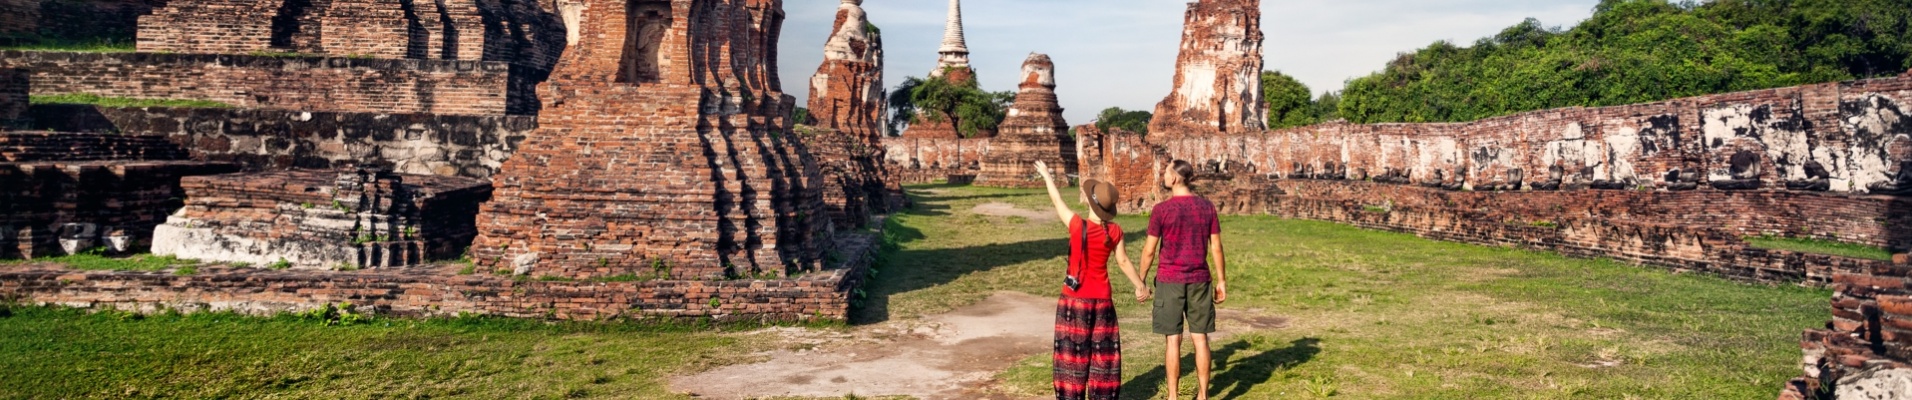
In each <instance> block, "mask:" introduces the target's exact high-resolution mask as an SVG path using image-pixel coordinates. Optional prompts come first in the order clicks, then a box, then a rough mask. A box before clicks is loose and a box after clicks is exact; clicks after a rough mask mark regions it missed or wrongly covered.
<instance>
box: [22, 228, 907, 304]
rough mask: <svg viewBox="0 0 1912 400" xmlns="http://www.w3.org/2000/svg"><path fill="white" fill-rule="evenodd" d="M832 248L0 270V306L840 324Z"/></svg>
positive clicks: (852, 278) (850, 267)
mask: <svg viewBox="0 0 1912 400" xmlns="http://www.w3.org/2000/svg"><path fill="white" fill-rule="evenodd" d="M835 248H837V249H839V250H840V251H842V255H843V257H844V258H843V262H842V264H840V265H837V266H834V267H832V268H829V269H826V270H824V271H822V272H818V273H813V274H806V275H804V276H802V277H797V278H791V279H782V280H698V279H689V280H686V279H682V278H677V279H668V278H667V279H648V278H652V277H655V276H656V275H653V274H651V273H649V271H646V273H645V274H644V275H643V276H642V277H640V278H638V279H636V280H634V281H633V280H623V279H619V280H614V281H602V282H599V281H552V280H547V279H515V278H513V277H511V276H508V274H482V273H481V274H471V275H457V273H458V272H457V270H458V269H460V268H464V267H461V266H458V265H451V266H437V267H430V268H424V269H417V268H412V269H371V270H361V271H355V272H334V271H314V270H284V271H271V270H261V269H257V268H222V267H211V266H206V267H200V268H199V270H198V271H197V273H195V274H193V275H185V276H181V275H175V274H173V273H170V272H109V271H75V270H68V269H61V268H52V267H27V268H8V269H6V270H4V271H0V297H6V298H10V299H19V301H23V302H27V303H32V304H47V305H63V306H69V307H81V308H93V307H112V308H114V309H119V310H133V311H143V312H157V311H159V310H161V309H170V310H181V311H186V312H197V311H234V312H239V313H245V314H253V315H272V314H276V313H282V312H294V311H303V310H310V309H314V308H320V307H324V306H325V305H326V304H339V303H345V302H350V303H352V304H354V305H356V306H358V307H361V310H364V311H371V312H375V313H378V314H383V315H395V316H455V315H460V314H476V315H492V316H504V317H515V318H547V319H586V320H591V319H595V320H608V319H620V318H629V319H642V318H667V319H668V318H692V317H709V318H714V319H718V320H724V321H749V320H772V321H814V320H826V321H842V320H845V319H847V318H848V316H849V308H850V300H851V294H852V293H853V292H854V290H855V289H856V287H857V285H858V284H859V283H861V282H862V279H863V277H864V276H865V272H866V271H867V270H868V268H869V264H870V262H871V261H872V260H873V257H872V256H873V255H874V253H873V251H874V249H875V236H874V235H869V234H856V235H847V236H844V237H842V238H841V239H839V242H838V244H837V245H836V246H835ZM666 272H670V271H666ZM634 276H635V275H634ZM267 288H270V290H268V289H267Z"/></svg>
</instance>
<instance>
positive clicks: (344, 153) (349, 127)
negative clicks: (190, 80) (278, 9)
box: [29, 105, 538, 179]
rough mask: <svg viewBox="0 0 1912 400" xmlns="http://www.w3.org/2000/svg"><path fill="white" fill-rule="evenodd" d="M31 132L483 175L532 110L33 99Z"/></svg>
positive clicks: (200, 154) (264, 162)
mask: <svg viewBox="0 0 1912 400" xmlns="http://www.w3.org/2000/svg"><path fill="white" fill-rule="evenodd" d="M29 115H32V116H34V122H35V123H34V125H33V127H34V129H40V130H48V129H51V130H57V131H61V132H112V133H119V134H124V135H134V136H151V137H156V138H163V139H164V140H170V141H171V142H172V143H176V144H177V145H178V147H180V148H182V149H183V150H185V151H187V152H189V154H190V158H191V159H194V160H203V161H222V162H231V163H235V164H238V165H240V166H241V167H243V168H244V169H245V170H247V171H268V170H281V169H289V168H308V169H333V168H345V167H351V166H358V165H382V166H386V167H389V168H391V169H392V170H393V171H394V172H398V173H401V174H415V175H438V176H458V177H466V178H478V179H489V178H491V176H492V175H493V174H496V173H497V172H498V168H500V167H501V166H502V165H503V164H504V162H505V160H506V159H508V158H510V157H511V155H512V153H513V152H515V151H516V150H517V147H518V144H519V143H520V142H522V141H524V138H525V136H526V135H528V134H530V133H531V131H532V130H535V129H537V127H538V124H537V118H536V117H530V116H498V115H485V116H472V115H435V114H373V113H333V112H304V111H285V110H260V109H203V108H167V107H149V108H112V107H98V106H90V105H38V106H33V108H32V111H31V112H30V114H29Z"/></svg>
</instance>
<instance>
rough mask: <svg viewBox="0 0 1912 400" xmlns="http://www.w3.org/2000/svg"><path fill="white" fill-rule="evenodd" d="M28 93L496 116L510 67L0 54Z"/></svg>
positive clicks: (504, 108)
mask: <svg viewBox="0 0 1912 400" xmlns="http://www.w3.org/2000/svg"><path fill="white" fill-rule="evenodd" d="M0 68H18V69H26V70H28V71H31V75H32V85H33V87H32V89H33V94H39V95H50V94H74V93H85V94H94V95H100V96H109V97H131V98H154V99H181V100H210V101H217V102H222V103H226V104H231V105H233V106H237V107H243V108H273V109H292V110H310V111H346V112H372V113H432V114H450V115H501V114H505V113H506V112H507V108H508V107H507V103H508V99H507V97H508V96H507V92H508V91H509V89H510V88H511V87H512V84H511V79H512V76H511V75H512V71H513V68H512V67H511V66H510V65H508V64H504V63H494V62H479V61H444V60H379V59H359V58H319V57H270V56H250V55H204V54H157V53H62V52H39V51H4V52H0Z"/></svg>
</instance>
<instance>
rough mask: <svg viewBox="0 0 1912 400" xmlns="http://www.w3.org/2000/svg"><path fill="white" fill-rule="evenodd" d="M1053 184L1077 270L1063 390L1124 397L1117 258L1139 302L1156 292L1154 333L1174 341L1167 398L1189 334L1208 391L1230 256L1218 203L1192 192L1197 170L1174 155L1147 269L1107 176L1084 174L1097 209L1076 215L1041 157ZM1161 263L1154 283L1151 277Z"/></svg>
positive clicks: (1203, 393)
mask: <svg viewBox="0 0 1912 400" xmlns="http://www.w3.org/2000/svg"><path fill="white" fill-rule="evenodd" d="M1036 171H1037V173H1038V174H1041V175H1042V180H1043V182H1044V183H1046V184H1047V185H1048V188H1049V200H1050V201H1051V202H1052V203H1054V205H1055V209H1056V216H1057V217H1058V218H1060V219H1061V221H1062V222H1063V224H1065V225H1067V226H1068V229H1069V241H1068V243H1069V267H1068V268H1069V269H1068V274H1067V275H1066V276H1065V277H1064V279H1063V288H1062V297H1061V298H1060V299H1059V300H1057V302H1056V327H1055V332H1056V342H1055V370H1054V372H1055V389H1056V398H1057V399H1083V398H1085V397H1086V398H1088V399H1115V398H1117V395H1118V394H1119V393H1120V392H1121V389H1122V338H1121V328H1120V327H1119V326H1117V324H1116V317H1115V302H1114V301H1113V299H1112V298H1111V289H1110V285H1109V259H1110V257H1111V256H1113V257H1114V258H1115V260H1116V261H1117V262H1118V263H1119V266H1120V268H1121V271H1122V274H1123V275H1125V276H1127V277H1128V279H1129V283H1130V284H1131V285H1132V286H1133V287H1134V288H1135V300H1136V301H1149V300H1151V299H1153V300H1154V312H1153V313H1152V314H1153V317H1154V323H1153V324H1152V325H1153V328H1154V329H1153V330H1154V332H1155V333H1157V334H1160V335H1163V337H1164V339H1165V340H1166V341H1167V344H1168V349H1167V351H1166V354H1165V356H1166V361H1165V362H1164V365H1165V366H1166V368H1167V370H1168V387H1169V389H1168V390H1167V392H1168V398H1169V399H1171V400H1172V399H1175V398H1176V397H1177V395H1178V393H1176V389H1175V388H1176V387H1177V386H1176V385H1177V384H1178V383H1179V381H1180V380H1181V369H1182V365H1181V362H1179V360H1178V358H1179V356H1180V355H1181V352H1182V351H1181V347H1182V338H1183V337H1184V336H1187V337H1188V338H1190V339H1191V341H1192V342H1194V344H1195V372H1196V380H1197V382H1198V383H1200V385H1199V386H1198V390H1197V391H1196V396H1195V397H1196V399H1200V400H1206V399H1207V398H1208V379H1209V357H1210V353H1209V348H1208V334H1210V333H1214V332H1215V305H1217V304H1221V303H1222V302H1223V301H1226V300H1227V299H1228V275H1227V273H1226V271H1227V261H1226V257H1224V256H1223V254H1222V244H1221V222H1220V221H1219V220H1218V219H1217V216H1216V212H1215V205H1214V204H1213V203H1210V202H1209V201H1208V200H1207V199H1203V198H1201V197H1200V196H1196V195H1195V194H1194V193H1192V192H1190V191H1189V188H1188V182H1189V180H1190V179H1191V178H1194V175H1195V169H1194V167H1193V166H1192V165H1190V164H1189V163H1188V162H1186V161H1180V160H1177V161H1175V162H1173V163H1172V164H1171V165H1170V166H1169V168H1168V169H1167V170H1166V171H1163V172H1162V176H1161V182H1162V184H1163V185H1164V186H1167V187H1168V188H1169V190H1171V191H1173V192H1174V196H1173V197H1170V198H1169V199H1168V200H1166V201H1163V202H1161V203H1160V204H1156V205H1155V208H1154V211H1153V212H1151V213H1150V214H1149V225H1148V240H1147V241H1146V242H1144V243H1143V245H1142V268H1141V269H1140V270H1139V272H1138V270H1137V269H1136V268H1135V265H1134V264H1133V263H1131V262H1130V260H1129V255H1128V247H1127V243H1126V241H1125V240H1124V239H1123V235H1122V226H1121V225H1117V224H1116V223H1115V215H1116V213H1115V206H1116V203H1117V201H1118V199H1119V196H1120V194H1119V193H1117V192H1116V189H1115V187H1114V186H1112V185H1110V184H1109V183H1108V182H1102V181H1098V180H1094V179H1085V180H1083V181H1082V195H1081V196H1080V197H1079V199H1078V200H1079V201H1081V202H1082V203H1084V204H1086V205H1087V206H1088V208H1089V211H1090V212H1089V214H1087V215H1076V214H1075V212H1074V211H1072V210H1070V208H1069V205H1068V204H1067V203H1065V202H1063V200H1062V193H1061V192H1060V191H1058V190H1057V189H1056V183H1055V177H1054V176H1052V175H1051V172H1050V171H1049V168H1048V165H1045V164H1044V163H1042V162H1037V163H1036ZM1157 265H1159V266H1160V268H1159V269H1157V271H1156V274H1155V283H1154V285H1152V286H1151V285H1148V284H1146V283H1144V282H1143V280H1142V278H1141V277H1142V276H1145V275H1147V274H1148V272H1149V271H1150V269H1151V268H1153V267H1155V266H1157Z"/></svg>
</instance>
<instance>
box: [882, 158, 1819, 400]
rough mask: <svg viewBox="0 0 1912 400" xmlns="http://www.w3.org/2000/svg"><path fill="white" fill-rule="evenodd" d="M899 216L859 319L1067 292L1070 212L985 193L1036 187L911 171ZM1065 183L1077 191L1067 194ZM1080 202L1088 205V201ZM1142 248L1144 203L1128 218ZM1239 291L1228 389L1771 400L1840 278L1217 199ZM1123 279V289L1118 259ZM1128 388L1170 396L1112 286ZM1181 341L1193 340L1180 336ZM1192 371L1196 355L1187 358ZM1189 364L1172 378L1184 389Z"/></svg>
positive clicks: (1045, 371) (1021, 379)
mask: <svg viewBox="0 0 1912 400" xmlns="http://www.w3.org/2000/svg"><path fill="white" fill-rule="evenodd" d="M911 190H912V193H914V194H915V196H914V197H915V200H916V201H917V206H916V207H915V208H913V209H911V210H908V211H906V212H904V213H902V214H901V215H898V216H897V217H895V218H893V219H892V220H891V224H892V225H891V226H890V227H889V228H890V231H889V234H890V235H891V236H892V240H896V241H898V242H899V244H898V246H897V249H895V250H894V251H890V252H887V253H886V254H884V255H883V259H884V262H885V264H886V265H889V266H888V267H885V268H884V269H883V270H882V273H881V274H879V275H878V276H877V277H876V278H875V279H873V283H872V284H871V285H870V287H868V288H867V291H868V292H869V293H870V297H869V298H868V299H865V301H864V303H865V307H864V308H863V309H862V310H860V311H859V313H858V314H857V318H858V320H859V321H862V322H871V321H879V320H888V319H914V318H920V317H922V316H925V315H930V314H935V313H940V312H944V311H948V310H951V309H954V308H956V307H960V306H962V305H967V304H971V303H974V302H976V301H978V300H981V299H982V298H984V297H987V296H989V295H990V294H991V293H994V292H995V291H999V290H1012V291H1020V292H1025V293H1031V294H1036V295H1041V296H1055V295H1058V294H1059V293H1058V292H1059V290H1060V288H1059V286H1060V285H1059V284H1058V283H1057V282H1058V281H1059V280H1060V279H1061V276H1062V265H1063V254H1064V252H1065V245H1064V243H1063V240H1062V239H1063V238H1064V237H1066V236H1065V232H1064V229H1062V226H1061V224H1060V223H1059V222H1054V221H1049V220H1046V219H1045V220H1037V221H1033V222H1035V223H1031V224H1026V225H1022V224H1010V223H1007V222H1008V221H1006V219H1005V218H1002V217H992V216H983V215H976V214H973V213H970V212H969V210H970V209H971V208H973V207H975V206H976V205H979V204H983V203H986V202H994V201H1001V202H1008V203H1011V204H1016V205H1017V206H1018V207H1022V208H1026V209H1030V210H1042V209H1043V208H1042V207H1044V206H1045V205H1046V204H1045V203H1046V202H1047V200H1046V199H1044V197H1043V196H1041V195H1039V194H1038V193H1039V192H1037V191H1019V190H1000V189H983V188H965V187H950V186H918V187H912V188H911ZM1073 196H1074V194H1073V193H1065V197H1068V198H1073ZM1078 211H1079V212H1080V211H1081V210H1078ZM1117 221H1118V222H1119V223H1121V224H1122V225H1123V226H1124V228H1126V230H1128V231H1129V232H1131V234H1130V235H1129V237H1128V238H1129V240H1130V242H1131V243H1132V244H1131V246H1130V247H1129V251H1130V253H1131V254H1130V255H1131V257H1137V258H1139V256H1140V255H1139V253H1140V248H1139V247H1140V246H1139V245H1135V244H1133V243H1139V242H1140V241H1141V236H1139V235H1138V234H1136V233H1134V232H1138V231H1140V230H1142V228H1144V226H1145V224H1146V220H1145V219H1144V218H1143V217H1140V216H1123V217H1121V218H1118V219H1117ZM1223 230H1224V232H1225V236H1226V239H1225V241H1226V242H1225V244H1226V245H1227V248H1228V249H1229V251H1230V254H1231V257H1230V265H1231V266H1232V268H1231V271H1232V272H1231V274H1230V275H1231V276H1232V279H1231V281H1230V282H1229V285H1230V288H1231V289H1232V292H1231V297H1230V300H1229V302H1228V303H1227V304H1225V305H1223V306H1222V308H1223V309H1224V310H1234V311H1247V312H1248V315H1261V316H1265V317H1269V318H1281V319H1286V320H1287V322H1288V325H1289V326H1288V327H1286V328H1280V329H1260V330H1255V329H1249V328H1248V327H1246V326H1244V325H1242V324H1240V323H1236V322H1233V321H1232V320H1226V319H1225V320H1224V321H1223V323H1222V325H1221V329H1222V333H1224V334H1226V335H1227V336H1226V337H1224V338H1222V339H1220V340H1218V341H1215V342H1214V343H1213V346H1214V347H1215V348H1216V360H1218V361H1217V369H1216V372H1215V379H1216V386H1215V388H1214V389H1213V390H1212V391H1211V393H1213V394H1215V395H1218V396H1220V397H1218V398H1304V399H1305V398H1316V397H1324V396H1323V395H1332V397H1334V398H1353V399H1362V398H1426V399H1462V398H1465V399H1530V398H1542V399H1545V398H1562V399H1565V398H1615V399H1620V398H1696V399H1697V398H1721V399H1725V398H1735V399H1737V398H1765V397H1771V396H1773V394H1774V393H1776V392H1777V391H1778V390H1779V389H1780V387H1781V385H1782V384H1783V383H1784V382H1785V381H1786V380H1787V379H1789V378H1790V377H1792V376H1796V375H1799V369H1798V367H1797V364H1798V362H1799V357H1800V356H1801V354H1800V352H1799V347H1798V336H1799V332H1800V331H1802V330H1804V329H1809V328H1813V327H1817V326H1820V325H1823V324H1824V322H1825V320H1826V319H1827V318H1828V314H1827V311H1826V308H1825V307H1826V306H1825V303H1826V301H1827V299H1828V298H1829V296H1830V293H1829V292H1827V291H1824V290H1819V289H1808V288H1800V287H1792V286H1779V287H1774V286H1767V285H1754V284H1743V283H1738V282H1733V281H1728V280H1723V279H1719V278H1714V277H1710V276H1701V275H1684V274H1673V273H1669V272H1665V271H1664V270H1661V269H1656V268H1652V267H1642V266H1635V265H1628V264H1625V263H1620V262H1613V261H1605V260H1584V259H1572V258H1567V257H1562V256H1559V255H1556V254H1551V253H1544V252H1535V251H1526V250H1518V249H1510V248H1500V247H1486V246H1476V245H1467V244H1457V243H1446V242H1436V241H1429V240H1425V239H1420V238H1417V237H1414V236H1411V235H1405V234H1397V233H1389V232H1379V231H1369V230H1362V229H1357V228H1352V227H1348V226H1343V225H1337V224H1331V223H1324V222H1313V221H1293V220H1282V219H1278V218H1272V217H1224V218H1223ZM1113 274H1114V275H1116V276H1117V277H1116V278H1115V279H1116V280H1117V282H1115V283H1114V289H1115V291H1116V293H1118V294H1126V293H1128V292H1129V291H1130V290H1131V287H1130V286H1129V284H1128V283H1126V282H1124V281H1123V279H1122V278H1120V274H1119V273H1113ZM1117 304H1118V313H1119V315H1121V316H1122V317H1123V319H1122V321H1123V324H1122V325H1123V328H1124V330H1125V331H1126V332H1125V335H1124V336H1125V339H1126V340H1127V341H1125V342H1124V343H1123V347H1124V352H1125V354H1126V357H1125V358H1124V371H1123V372H1124V377H1125V380H1124V381H1125V382H1126V383H1127V385H1126V386H1125V388H1124V391H1123V393H1124V394H1123V396H1124V398H1133V399H1142V398H1150V397H1154V398H1160V397H1161V396H1162V394H1163V392H1164V391H1166V390H1168V389H1167V388H1164V387H1162V382H1163V380H1164V376H1163V369H1162V356H1161V354H1162V353H1161V352H1162V349H1163V345H1162V340H1161V339H1160V337H1159V336H1155V335H1153V334H1150V333H1149V332H1148V317H1147V315H1148V309H1147V308H1146V306H1145V305H1144V304H1141V303H1137V302H1134V301H1132V300H1122V301H1118V302H1117ZM1186 348H1187V346H1184V349H1186ZM1182 362H1183V363H1184V364H1185V367H1184V368H1183V370H1184V371H1185V372H1184V373H1185V374H1186V373H1188V372H1187V371H1192V370H1193V365H1192V363H1193V360H1192V358H1189V357H1186V356H1185V357H1184V358H1183V360H1182ZM1049 363H1050V361H1049V359H1048V355H1047V354H1041V355H1035V356H1032V357H1029V358H1027V359H1025V360H1022V361H1021V362H1020V363H1018V364H1017V365H1016V366H1015V367H1013V368H1011V369H1009V370H1008V371H1005V372H1003V373H1001V374H999V375H998V376H997V379H998V380H999V381H1000V382H1001V383H1000V384H998V385H996V386H995V387H994V388H993V390H995V391H999V392H1002V393H1001V394H1004V395H1007V396H1012V397H1014V396H1032V397H1039V396H1044V395H1046V394H1047V393H1048V392H1047V391H1048V387H1049V384H1050V383H1049V379H1050V372H1049V368H1050V366H1049ZM1193 386H1194V382H1193V379H1192V377H1190V378H1185V379H1184V381H1183V386H1182V387H1180V388H1177V389H1176V390H1178V391H1180V392H1182V393H1183V394H1184V396H1185V397H1184V398H1192V397H1189V396H1192V394H1193Z"/></svg>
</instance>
